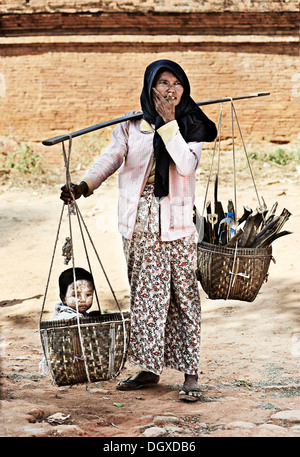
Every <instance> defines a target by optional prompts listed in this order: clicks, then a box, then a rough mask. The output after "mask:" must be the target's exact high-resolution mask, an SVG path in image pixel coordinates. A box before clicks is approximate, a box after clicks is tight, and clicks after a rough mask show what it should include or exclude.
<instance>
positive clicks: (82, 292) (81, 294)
mask: <svg viewBox="0 0 300 457" xmlns="http://www.w3.org/2000/svg"><path fill="white" fill-rule="evenodd" d="M76 292H77V299H78V311H79V312H80V313H84V312H86V311H87V310H88V309H90V307H91V306H92V304H93V293H94V287H93V283H92V282H91V281H87V280H86V279H79V280H78V281H76ZM62 302H63V304H64V305H67V306H69V307H70V308H73V309H75V310H76V298H75V288H74V283H72V284H69V286H68V289H67V292H66V296H65V297H64V299H63V300H62Z"/></svg>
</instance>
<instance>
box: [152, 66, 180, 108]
mask: <svg viewBox="0 0 300 457" xmlns="http://www.w3.org/2000/svg"><path fill="white" fill-rule="evenodd" d="M154 87H155V89H156V90H158V92H159V93H160V94H161V95H162V96H163V97H164V98H165V99H166V100H172V101H173V104H174V106H177V105H178V104H179V103H180V100H181V97H182V94H183V91H184V89H183V85H182V83H181V82H180V81H179V79H178V78H177V77H176V76H175V75H174V73H171V72H170V71H163V72H161V73H159V74H158V76H157V78H156V82H155V84H154Z"/></svg>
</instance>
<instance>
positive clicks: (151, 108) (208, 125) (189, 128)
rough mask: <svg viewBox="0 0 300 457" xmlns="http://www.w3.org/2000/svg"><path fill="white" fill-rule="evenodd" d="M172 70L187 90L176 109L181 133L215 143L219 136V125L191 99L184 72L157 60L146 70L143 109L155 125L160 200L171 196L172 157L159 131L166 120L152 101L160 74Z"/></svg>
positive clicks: (154, 143)
mask: <svg viewBox="0 0 300 457" xmlns="http://www.w3.org/2000/svg"><path fill="white" fill-rule="evenodd" d="M162 71H171V72H172V73H173V74H174V75H175V76H176V77H177V78H178V79H179V81H180V82H181V84H182V85H183V88H184V91H183V94H182V97H181V100H180V103H179V104H178V105H177V106H176V107H175V118H176V120H177V122H178V125H179V129H180V133H181V135H182V136H183V138H184V139H185V141H187V142H190V141H197V142H201V141H213V140H214V139H215V138H216V136H217V129H216V126H215V124H214V123H213V122H212V121H211V120H210V119H209V118H208V117H207V116H206V115H205V114H204V113H203V111H202V110H201V109H200V108H199V106H198V105H197V104H196V103H195V102H194V101H193V100H192V98H191V97H190V83H189V80H188V78H187V76H186V74H185V72H184V71H183V69H182V68H181V67H180V65H178V64H177V63H175V62H172V61H171V60H157V61H156V62H153V63H151V64H150V65H149V66H148V67H147V68H146V71H145V76H144V87H143V90H142V93H141V107H142V110H143V118H144V119H145V120H146V121H148V122H149V123H150V124H154V125H155V134H154V139H153V147H154V157H155V159H156V165H155V184H154V194H155V196H156V197H165V196H166V195H168V193H169V161H170V156H169V153H168V152H167V150H166V148H165V145H164V142H163V140H162V139H161V137H160V135H159V134H158V133H157V129H159V127H161V126H162V125H164V121H163V119H162V118H161V117H160V116H159V115H158V113H157V112H156V110H155V105H154V102H153V98H152V87H153V86H154V84H155V79H156V77H157V75H158V73H161V72H162Z"/></svg>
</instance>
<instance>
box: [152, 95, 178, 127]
mask: <svg viewBox="0 0 300 457" xmlns="http://www.w3.org/2000/svg"><path fill="white" fill-rule="evenodd" d="M152 92H153V101H154V105H155V109H156V111H157V113H158V114H159V115H160V117H161V118H162V119H163V120H164V121H165V123H167V122H170V121H174V119H175V103H174V100H172V94H168V98H167V99H165V98H164V97H163V96H162V95H161V94H160V93H159V92H158V90H157V89H155V87H153V88H152Z"/></svg>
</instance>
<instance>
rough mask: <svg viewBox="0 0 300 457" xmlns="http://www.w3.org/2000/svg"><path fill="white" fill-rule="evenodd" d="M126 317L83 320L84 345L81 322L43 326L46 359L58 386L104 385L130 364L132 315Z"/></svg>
mask: <svg viewBox="0 0 300 457" xmlns="http://www.w3.org/2000/svg"><path fill="white" fill-rule="evenodd" d="M122 315H123V319H122ZM122 315H121V313H112V314H102V315H99V316H93V317H81V318H80V319H79V322H80V335H81V341H80V336H79V332H78V323H77V318H73V319H67V320H59V321H42V322H40V337H41V342H42V346H43V350H44V354H45V358H46V361H47V365H48V367H49V370H50V372H51V375H52V378H53V381H54V383H55V384H56V385H58V386H64V385H71V384H80V383H86V382H96V381H104V380H108V379H111V378H113V377H115V376H117V375H118V374H119V372H120V370H121V369H122V367H123V366H124V363H125V360H126V353H127V347H128V341H129V332H130V313H128V312H127V313H122ZM124 327H125V333H126V334H125V338H124ZM81 344H82V346H81ZM82 347H83V349H84V351H82V349H81V348H82ZM82 352H84V356H85V358H83V357H82Z"/></svg>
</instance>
